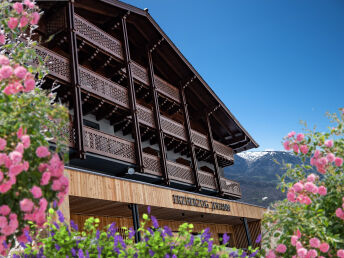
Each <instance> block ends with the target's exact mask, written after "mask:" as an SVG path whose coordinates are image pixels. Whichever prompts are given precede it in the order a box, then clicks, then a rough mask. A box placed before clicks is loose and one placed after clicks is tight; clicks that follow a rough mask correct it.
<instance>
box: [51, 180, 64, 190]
mask: <svg viewBox="0 0 344 258" xmlns="http://www.w3.org/2000/svg"><path fill="white" fill-rule="evenodd" d="M61 186H62V185H61V182H60V180H54V181H53V184H52V186H51V189H53V190H54V191H59V190H60V189H61Z"/></svg>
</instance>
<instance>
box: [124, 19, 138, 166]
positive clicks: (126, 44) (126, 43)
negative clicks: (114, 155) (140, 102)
mask: <svg viewBox="0 0 344 258" xmlns="http://www.w3.org/2000/svg"><path fill="white" fill-rule="evenodd" d="M122 32H123V46H124V56H125V63H126V70H127V78H128V94H129V104H130V109H131V116H132V120H133V126H134V130H133V132H134V139H135V153H136V165H137V168H138V170H139V171H140V172H143V158H142V143H141V132H140V125H139V120H138V118H137V107H136V96H135V87H134V80H133V75H132V70H131V58H130V49H129V40H128V31H127V21H126V16H125V17H123V18H122Z"/></svg>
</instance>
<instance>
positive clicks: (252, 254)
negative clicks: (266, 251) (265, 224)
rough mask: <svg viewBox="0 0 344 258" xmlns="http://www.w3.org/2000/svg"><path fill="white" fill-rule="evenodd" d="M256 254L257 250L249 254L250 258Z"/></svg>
mask: <svg viewBox="0 0 344 258" xmlns="http://www.w3.org/2000/svg"><path fill="white" fill-rule="evenodd" d="M257 253H258V250H257V251H255V252H253V253H251V254H250V257H255V256H256V254H257Z"/></svg>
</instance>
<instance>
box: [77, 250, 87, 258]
mask: <svg viewBox="0 0 344 258" xmlns="http://www.w3.org/2000/svg"><path fill="white" fill-rule="evenodd" d="M78 257H79V258H85V256H84V252H83V251H82V250H81V249H79V251H78Z"/></svg>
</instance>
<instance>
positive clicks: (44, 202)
mask: <svg viewBox="0 0 344 258" xmlns="http://www.w3.org/2000/svg"><path fill="white" fill-rule="evenodd" d="M47 207H48V201H47V200H46V199H45V198H41V199H40V200H39V211H40V212H45V210H46V209H47Z"/></svg>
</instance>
